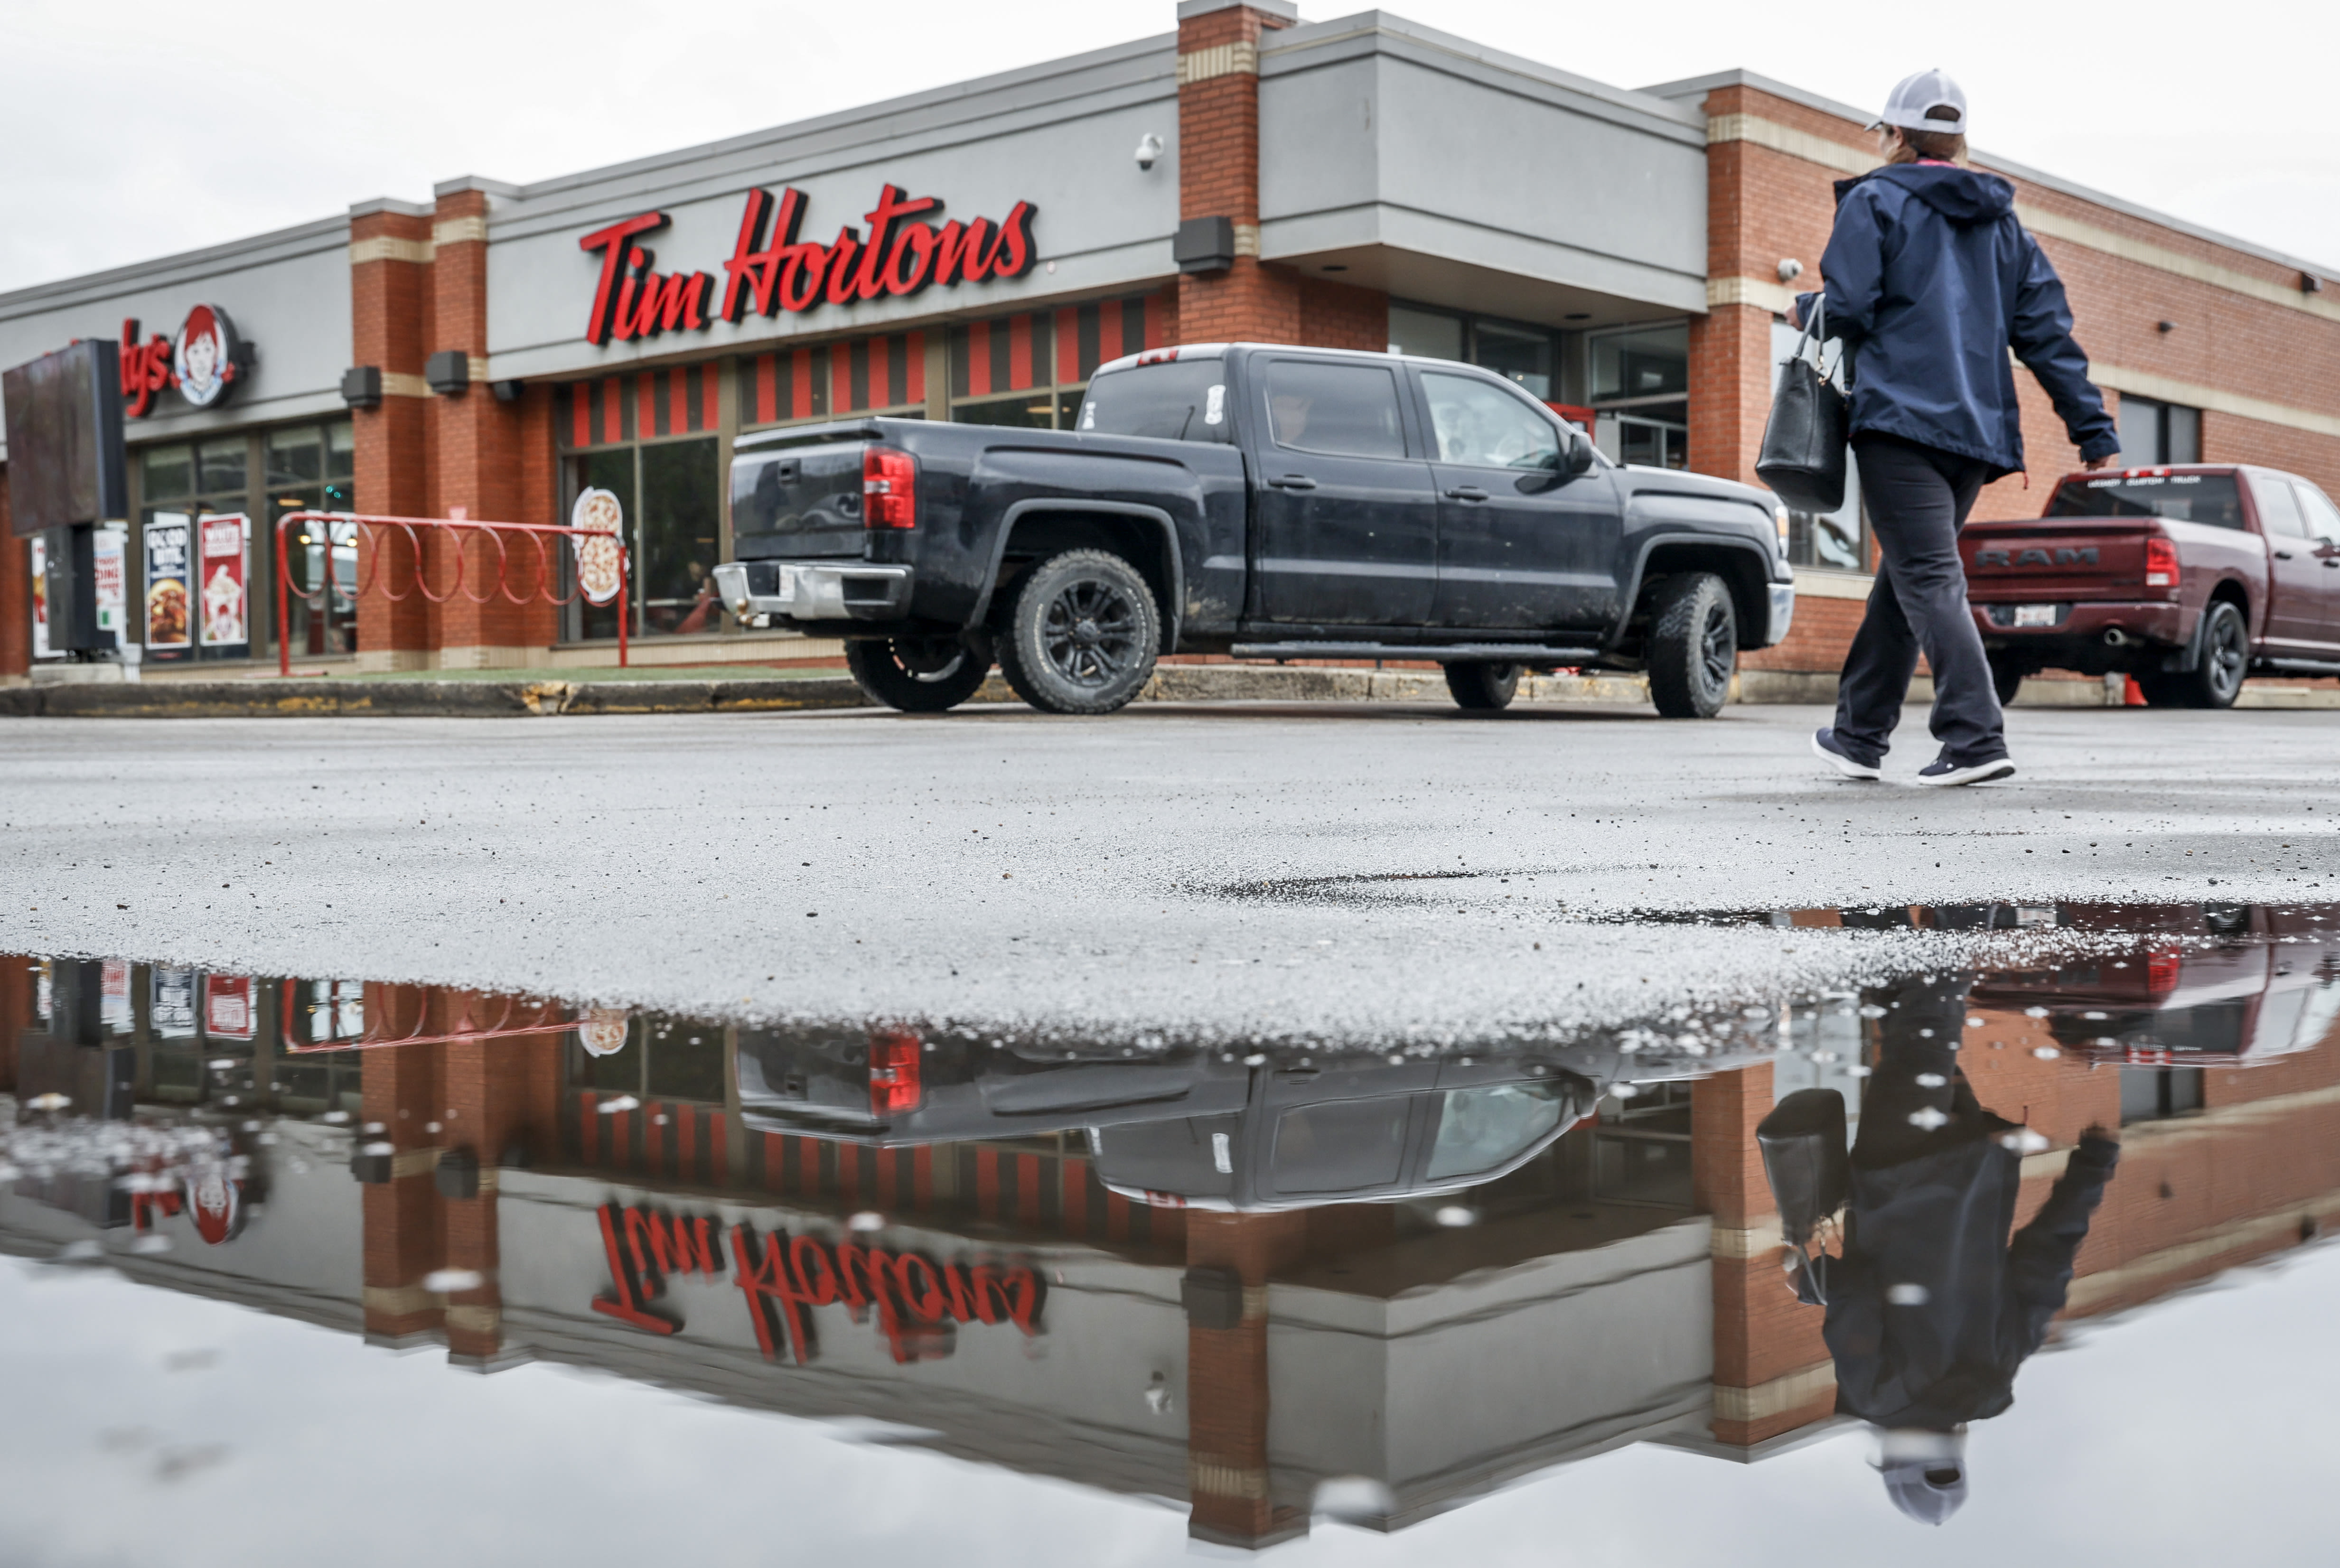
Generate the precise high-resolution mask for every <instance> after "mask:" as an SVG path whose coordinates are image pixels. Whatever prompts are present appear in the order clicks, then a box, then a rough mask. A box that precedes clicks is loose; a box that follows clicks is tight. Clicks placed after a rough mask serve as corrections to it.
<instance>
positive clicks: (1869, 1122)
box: [1852, 975, 2007, 1170]
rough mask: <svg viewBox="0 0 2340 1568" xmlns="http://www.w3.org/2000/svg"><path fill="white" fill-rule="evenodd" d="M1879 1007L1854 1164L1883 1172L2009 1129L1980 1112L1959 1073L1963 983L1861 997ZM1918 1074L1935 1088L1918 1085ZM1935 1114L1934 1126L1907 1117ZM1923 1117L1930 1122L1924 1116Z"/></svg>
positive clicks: (1927, 982)
mask: <svg viewBox="0 0 2340 1568" xmlns="http://www.w3.org/2000/svg"><path fill="white" fill-rule="evenodd" d="M1861 995H1862V997H1864V998H1865V999H1867V1000H1869V1001H1873V1002H1876V1003H1877V1004H1879V1006H1881V1007H1884V1008H1885V1016H1884V1017H1882V1018H1879V1020H1878V1021H1877V1044H1878V1050H1877V1064H1876V1066H1875V1067H1873V1068H1872V1069H1871V1071H1870V1075H1869V1082H1868V1084H1867V1086H1865V1087H1863V1089H1862V1091H1861V1096H1860V1131H1859V1135H1858V1136H1855V1137H1854V1139H1853V1143H1852V1163H1853V1165H1854V1166H1857V1167H1858V1168H1859V1169H1862V1170H1881V1169H1883V1168H1885V1167H1886V1166H1898V1165H1904V1164H1907V1163H1908V1162H1909V1161H1910V1160H1914V1159H1919V1158H1922V1157H1924V1156H1927V1155H1930V1154H1934V1153H1936V1152H1938V1151H1939V1150H1942V1149H1946V1148H1948V1147H1951V1146H1953V1145H1957V1144H1962V1143H1971V1142H1972V1141H1974V1140H1975V1139H1976V1138H1978V1137H1982V1136H1987V1135H1988V1134H1989V1133H1990V1132H1991V1131H1993V1130H1994V1129H1996V1128H1998V1127H2003V1126H2006V1125H2007V1124H2006V1123H2005V1122H2003V1121H2001V1120H2000V1119H1999V1118H1998V1117H1997V1116H1993V1115H1991V1114H1990V1113H1989V1112H1988V1111H1987V1110H1985V1109H1983V1107H1982V1104H1981V1102H1980V1101H1978V1099H1976V1098H1975V1092H1974V1087H1973V1086H1972V1085H1970V1084H1968V1082H1967V1077H1966V1075H1965V1074H1964V1073H1962V1072H1960V1071H1958V1039H1959V1037H1960V1036H1961V1035H1963V1034H1964V1033H1965V1032H1966V1021H1967V980H1966V978H1964V977H1962V976H1947V977H1944V976H1931V975H1929V976H1922V977H1919V978H1911V979H1906V980H1898V981H1896V982H1894V983H1893V984H1891V985H1889V986H1884V987H1878V988H1876V989H1872V990H1866V991H1863V992H1862V993H1861ZM1920 1077H1930V1078H1938V1079H1939V1080H1940V1082H1938V1083H1933V1084H1921V1083H1919V1081H1918V1080H1919V1078H1920ZM1926 1111H1935V1112H1938V1113H1940V1115H1941V1116H1942V1118H1943V1120H1942V1121H1941V1123H1940V1124H1939V1125H1938V1126H1930V1127H1929V1126H1919V1125H1917V1124H1916V1123H1914V1122H1912V1121H1911V1120H1910V1119H1909V1118H1910V1117H1911V1116H1914V1115H1919V1114H1920V1113H1922V1112H1926ZM1924 1119H1925V1120H1927V1121H1929V1122H1930V1121H1932V1120H1933V1119H1934V1118H1933V1117H1932V1116H1925V1117H1924Z"/></svg>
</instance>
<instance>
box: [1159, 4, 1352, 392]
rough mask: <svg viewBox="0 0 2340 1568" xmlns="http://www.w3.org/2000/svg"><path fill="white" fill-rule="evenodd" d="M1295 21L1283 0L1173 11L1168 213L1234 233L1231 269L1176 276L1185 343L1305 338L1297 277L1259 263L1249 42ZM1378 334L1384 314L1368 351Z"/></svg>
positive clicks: (1255, 91) (1255, 74) (1254, 83)
mask: <svg viewBox="0 0 2340 1568" xmlns="http://www.w3.org/2000/svg"><path fill="white" fill-rule="evenodd" d="M1298 15H1299V13H1298V8H1297V7H1296V6H1295V5H1290V4H1287V3H1285V0H1255V3H1254V4H1252V5H1242V4H1238V3H1236V0H1227V3H1226V4H1225V5H1212V4H1211V3H1210V0H1186V3H1185V5H1181V6H1180V7H1179V8H1178V216H1179V218H1180V219H1181V220H1182V221H1184V220H1185V219H1189V218H1229V219H1232V220H1233V221H1234V235H1235V257H1234V265H1233V266H1232V267H1230V268H1228V269H1227V270H1226V271H1225V272H1223V273H1185V274H1182V275H1181V276H1180V278H1179V279H1178V333H1179V337H1180V338H1181V339H1182V340H1183V341H1185V342H1237V341H1250V342H1276V343H1296V342H1305V341H1307V340H1305V339H1304V337H1303V336H1302V335H1301V317H1302V288H1301V284H1300V281H1299V279H1298V278H1297V277H1296V276H1295V275H1294V273H1291V272H1289V271H1287V270H1286V269H1284V268H1282V267H1274V266H1263V265H1262V264H1261V263H1260V260H1259V36H1260V34H1261V33H1262V32H1263V31H1272V30H1274V29H1275V28H1278V27H1288V26H1290V25H1292V24H1293V23H1294V21H1296V20H1297V19H1298ZM1358 292H1363V291H1358ZM1384 310H1386V306H1384ZM1385 333H1386V316H1384V337H1383V342H1380V343H1376V344H1374V345H1373V346H1374V347H1376V348H1383V347H1386V346H1388V345H1387V338H1386V335H1385Z"/></svg>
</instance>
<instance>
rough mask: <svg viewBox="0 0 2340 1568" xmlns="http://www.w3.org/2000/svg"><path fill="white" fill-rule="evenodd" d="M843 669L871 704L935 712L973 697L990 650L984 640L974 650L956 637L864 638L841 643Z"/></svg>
mask: <svg viewBox="0 0 2340 1568" xmlns="http://www.w3.org/2000/svg"><path fill="white" fill-rule="evenodd" d="M845 668H846V669H847V670H850V671H852V673H853V683H854V684H855V685H856V686H858V687H860V688H861V690H862V691H863V692H865V693H866V694H867V695H868V697H869V699H870V700H872V701H874V702H882V703H884V704H885V705H886V706H887V707H888V708H894V709H898V710H901V711H902V712H904V713H940V712H943V711H944V710H947V709H952V708H956V707H957V706H958V705H959V704H960V703H962V702H964V701H966V700H967V699H968V698H970V697H972V696H974V695H975V690H976V688H977V687H978V686H981V685H982V684H983V678H984V677H985V676H987V675H988V674H990V673H991V650H990V646H989V640H988V639H981V640H978V641H977V645H976V646H974V647H970V646H968V644H967V641H965V640H961V639H959V638H957V637H896V638H890V639H887V640H884V641H873V640H868V639H864V640H858V641H854V642H848V643H847V644H846V645H845Z"/></svg>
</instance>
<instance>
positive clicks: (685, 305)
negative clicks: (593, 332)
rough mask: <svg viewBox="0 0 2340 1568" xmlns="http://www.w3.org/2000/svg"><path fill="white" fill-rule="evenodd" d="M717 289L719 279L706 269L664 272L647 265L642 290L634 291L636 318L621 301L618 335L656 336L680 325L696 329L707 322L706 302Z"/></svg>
mask: <svg viewBox="0 0 2340 1568" xmlns="http://www.w3.org/2000/svg"><path fill="white" fill-rule="evenodd" d="M714 290H715V280H714V279H713V278H711V277H709V276H708V275H707V274H706V273H664V274H661V273H654V272H651V271H650V270H649V268H648V267H644V268H643V270H642V274H641V290H640V293H637V294H636V295H634V300H633V315H632V318H631V320H630V321H629V320H628V319H627V318H626V315H625V311H624V307H623V306H622V305H621V306H620V310H619V318H620V319H619V322H618V332H617V335H618V336H619V337H620V338H630V337H633V338H654V337H656V336H658V335H659V333H660V332H673V331H675V330H677V329H678V328H682V329H688V330H690V331H693V332H695V331H697V330H698V329H699V328H700V327H703V326H705V325H706V324H707V315H706V312H705V306H706V303H707V301H708V298H709V295H711V294H712V293H714Z"/></svg>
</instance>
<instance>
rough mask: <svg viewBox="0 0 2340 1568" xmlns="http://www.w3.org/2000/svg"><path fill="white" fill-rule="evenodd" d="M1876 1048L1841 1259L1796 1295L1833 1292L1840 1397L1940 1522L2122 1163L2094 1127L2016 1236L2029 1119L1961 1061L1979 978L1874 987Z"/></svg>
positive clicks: (1899, 1498)
mask: <svg viewBox="0 0 2340 1568" xmlns="http://www.w3.org/2000/svg"><path fill="white" fill-rule="evenodd" d="M1871 999H1872V1000H1874V1001H1876V1002H1877V1003H1879V1005H1881V1006H1883V1007H1884V1008H1885V1015H1884V1017H1882V1018H1881V1019H1879V1037H1880V1047H1881V1048H1880V1050H1879V1055H1878V1057H1877V1061H1876V1065H1875V1068H1874V1071H1873V1074H1872V1076H1871V1077H1870V1078H1869V1085H1868V1087H1867V1089H1866V1091H1865V1092H1864V1093H1863V1094H1862V1096H1861V1107H1860V1131H1859V1136H1857V1137H1856V1138H1855V1139H1854V1142H1853V1146H1852V1179H1851V1199H1850V1202H1849V1205H1848V1206H1847V1216H1846V1225H1845V1232H1844V1244H1843V1247H1842V1249H1841V1255H1839V1256H1835V1257H1828V1256H1822V1257H1821V1258H1820V1259H1819V1261H1818V1263H1817V1265H1815V1266H1814V1268H1813V1269H1812V1271H1811V1272H1810V1275H1805V1276H1802V1277H1801V1278H1800V1282H1799V1285H1798V1290H1797V1294H1798V1295H1800V1297H1801V1298H1802V1299H1803V1300H1805V1301H1806V1302H1807V1303H1810V1304H1812V1305H1819V1304H1821V1303H1823V1302H1824V1303H1825V1305H1827V1308H1828V1319H1827V1323H1826V1325H1825V1328H1824V1329H1823V1333H1824V1334H1825V1335H1826V1337H1827V1340H1828V1346H1829V1355H1831V1356H1833V1357H1834V1358H1835V1361H1836V1382H1837V1409H1838V1410H1839V1412H1841V1413H1843V1414H1849V1415H1858V1416H1859V1417H1860V1418H1861V1419H1862V1420H1864V1421H1868V1422H1870V1423H1872V1424H1875V1425H1876V1426H1878V1427H1879V1428H1881V1429H1882V1434H1883V1435H1882V1448H1883V1459H1882V1464H1881V1468H1882V1470H1883V1472H1884V1476H1885V1487H1886V1491H1887V1493H1888V1494H1889V1495H1890V1496H1891V1497H1892V1499H1893V1503H1894V1505H1895V1506H1896V1507H1898V1508H1899V1509H1900V1510H1901V1512H1902V1513H1907V1514H1909V1516H1910V1517H1911V1518H1912V1519H1919V1520H1922V1521H1924V1522H1926V1523H1929V1524H1938V1523H1941V1522H1942V1521H1943V1520H1945V1519H1948V1517H1949V1516H1950V1515H1951V1514H1952V1513H1956V1512H1957V1511H1958V1506H1959V1504H1960V1503H1964V1502H1965V1501H1966V1495H1967V1475H1966V1427H1967V1423H1968V1422H1970V1421H1980V1420H1983V1419H1985V1418H1987V1417H1988V1416H1993V1415H1997V1414H1998V1413H1999V1412H2000V1411H2002V1410H2005V1409H2007V1408H2008V1406H2009V1405H2011V1404H2014V1403H2015V1394H2014V1384H2015V1374H2016V1371H2017V1369H2018V1368H2019V1367H2020V1366H2021V1365H2023V1362H2024V1361H2025V1359H2026V1358H2028V1356H2029V1355H2031V1354H2032V1352H2034V1351H2036V1350H2038V1348H2039V1345H2040V1342H2041V1341H2042V1340H2044V1339H2045V1338H2046V1337H2047V1334H2048V1324H2049V1322H2050V1321H2051V1320H2052V1319H2053V1318H2054V1317H2055V1315H2056V1314H2057V1313H2058V1312H2060V1311H2062V1310H2063V1306H2064V1294H2065V1290H2066V1287H2067V1286H2068V1285H2070V1284H2071V1280H2072V1265H2073V1260H2074V1259H2075V1257H2076V1256H2077V1255H2078V1253H2079V1250H2080V1244H2081V1243H2082V1242H2083V1241H2085V1240H2086V1239H2087V1234H2088V1221H2089V1216H2091V1215H2093V1214H2094V1213H2095V1211H2096V1207H2097V1200H2098V1199H2099V1198H2100V1197H2101V1196H2103V1193H2104V1188H2105V1184H2106V1183H2107V1181H2109V1180H2111V1179H2112V1174H2113V1167H2114V1166H2115V1165H2116V1164H2117V1162H2118V1160H2119V1158H2120V1145H2119V1142H2118V1140H2117V1138H2116V1137H2115V1136H2114V1135H2113V1134H2111V1133H2109V1132H2107V1131H2106V1130H2105V1129H2104V1128H2102V1127H2097V1126H2092V1127H2090V1128H2089V1129H2088V1130H2087V1133H2085V1134H2084V1135H2082V1136H2081V1139H2080V1142H2079V1146H2077V1148H2075V1149H2074V1150H2073V1151H2072V1154H2071V1157H2070V1160H2069V1162H2068V1163H2067V1165H2066V1166H2065V1167H2064V1172H2063V1174H2062V1175H2061V1176H2058V1177H2057V1181H2056V1186H2055V1188H2054V1190H2052V1191H2051V1192H2049V1194H2048V1198H2047V1201H2046V1202H2045V1203H2043V1204H2041V1205H2040V1206H2039V1212H2038V1214H2037V1215H2035V1216H2033V1217H2032V1220H2031V1223H2030V1224H2028V1225H2027V1226H2024V1227H2023V1228H2022V1229H2021V1230H2020V1231H2018V1232H2016V1233H2015V1236H2014V1237H2013V1239H2012V1240H2010V1239H2009V1238H2008V1229H2009V1227H2010V1226H2012V1225H2013V1223H2014V1219H2015V1206H2016V1201H2017V1197H2018V1192H2019V1189H2020V1187H2021V1185H2022V1179H2023V1156H2022V1152H2021V1150H2022V1147H2023V1144H2024V1141H2025V1137H2026V1136H2027V1135H2026V1134H2025V1131H2024V1129H2023V1128H2021V1127H2019V1126H2018V1125H2017V1124H2016V1123H2013V1122H2010V1121H2008V1120H2007V1119H2006V1118H2005V1117H2003V1116H1997V1115H1994V1114H1993V1113H1991V1112H1990V1111H1988V1110H1986V1109H1985V1108H1983V1107H1982V1105H1981V1103H1980V1102H1979V1101H1978V1100H1977V1099H1976V1097H1975V1092H1974V1088H1973V1087H1972V1086H1971V1085H1970V1084H1968V1081H1967V1077H1966V1075H1965V1074H1964V1073H1962V1072H1960V1071H1959V1070H1958V1037H1959V1036H1960V1035H1961V1034H1962V1033H1963V1032H1964V1026H1965V1023H1966V1011H1967V982H1966V981H1965V980H1964V979H1963V978H1958V977H1949V978H1940V977H1934V976H1924V977H1920V978H1916V979H1911V980H1905V981H1902V982H1900V983H1899V984H1897V985H1894V986H1890V987H1885V988H1884V989H1883V990H1881V991H1879V992H1875V993H1871Z"/></svg>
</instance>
